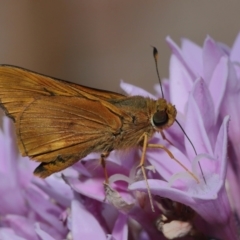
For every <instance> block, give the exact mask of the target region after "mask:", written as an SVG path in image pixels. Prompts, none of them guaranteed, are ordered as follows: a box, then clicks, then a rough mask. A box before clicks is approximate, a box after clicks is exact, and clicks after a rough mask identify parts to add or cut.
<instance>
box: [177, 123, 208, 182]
mask: <svg viewBox="0 0 240 240" xmlns="http://www.w3.org/2000/svg"><path fill="white" fill-rule="evenodd" d="M175 122H176V123H177V124H178V126H179V127H180V128H181V130H182V131H183V134H184V135H185V136H186V138H187V139H188V141H189V143H190V144H191V146H192V148H193V150H194V152H195V154H196V155H197V151H196V149H195V147H194V145H193V143H192V141H191V140H190V138H189V137H188V135H187V133H186V132H185V131H184V129H183V127H182V126H181V124H180V123H179V122H178V120H177V119H175ZM198 166H199V168H200V171H201V174H202V176H203V180H204V182H205V183H206V184H207V182H206V179H205V177H204V174H203V170H202V166H201V164H200V162H198Z"/></svg>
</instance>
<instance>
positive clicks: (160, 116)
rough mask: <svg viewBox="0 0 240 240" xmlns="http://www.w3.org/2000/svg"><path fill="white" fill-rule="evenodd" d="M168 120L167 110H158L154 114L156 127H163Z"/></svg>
mask: <svg viewBox="0 0 240 240" xmlns="http://www.w3.org/2000/svg"><path fill="white" fill-rule="evenodd" d="M167 122H168V115H167V113H166V111H157V112H156V113H154V115H153V124H154V125H155V126H156V127H161V126H163V125H164V124H166V123H167Z"/></svg>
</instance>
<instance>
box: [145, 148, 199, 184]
mask: <svg viewBox="0 0 240 240" xmlns="http://www.w3.org/2000/svg"><path fill="white" fill-rule="evenodd" d="M147 147H148V148H161V149H163V150H164V151H165V152H166V153H167V154H168V156H169V157H170V158H171V159H173V160H174V161H175V162H177V163H178V164H179V165H180V166H181V167H182V168H183V169H184V170H185V171H186V172H188V173H189V174H190V175H191V176H192V177H193V178H194V179H195V180H196V181H197V182H198V183H199V180H198V178H197V177H196V176H195V175H194V174H193V173H192V172H191V171H189V170H188V169H187V168H186V167H185V166H184V165H183V164H182V163H181V162H180V161H179V160H178V159H176V158H175V157H174V155H173V154H172V153H171V151H169V150H168V149H167V148H166V147H165V146H163V145H161V144H152V143H149V144H148V145H147Z"/></svg>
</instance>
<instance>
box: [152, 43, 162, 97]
mask: <svg viewBox="0 0 240 240" xmlns="http://www.w3.org/2000/svg"><path fill="white" fill-rule="evenodd" d="M152 48H153V57H154V60H155V65H156V71H157V76H158V81H159V84H160V88H161V92H162V98H164V94H163V88H162V83H161V78H160V75H159V71H158V64H157V62H158V50H157V49H156V48H155V47H153V46H152Z"/></svg>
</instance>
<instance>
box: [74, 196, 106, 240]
mask: <svg viewBox="0 0 240 240" xmlns="http://www.w3.org/2000/svg"><path fill="white" fill-rule="evenodd" d="M71 215H72V221H71V222H72V226H71V230H72V236H73V239H89V240H95V239H98V240H101V239H102V240H105V239H106V233H105V231H104V230H103V228H102V227H101V225H100V223H99V222H98V220H97V219H96V218H95V217H94V215H93V214H92V213H91V212H89V211H88V210H86V208H85V207H84V206H83V205H81V204H80V202H78V201H77V200H73V201H72V206H71Z"/></svg>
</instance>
